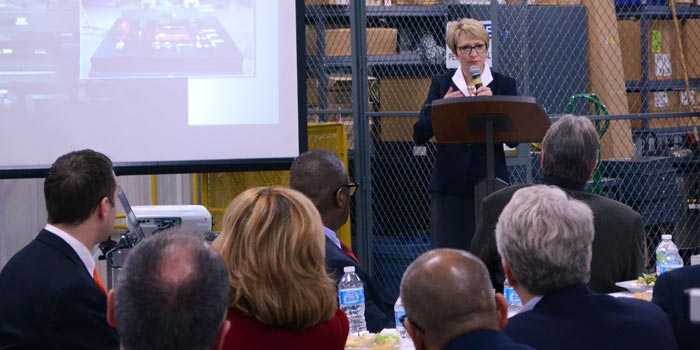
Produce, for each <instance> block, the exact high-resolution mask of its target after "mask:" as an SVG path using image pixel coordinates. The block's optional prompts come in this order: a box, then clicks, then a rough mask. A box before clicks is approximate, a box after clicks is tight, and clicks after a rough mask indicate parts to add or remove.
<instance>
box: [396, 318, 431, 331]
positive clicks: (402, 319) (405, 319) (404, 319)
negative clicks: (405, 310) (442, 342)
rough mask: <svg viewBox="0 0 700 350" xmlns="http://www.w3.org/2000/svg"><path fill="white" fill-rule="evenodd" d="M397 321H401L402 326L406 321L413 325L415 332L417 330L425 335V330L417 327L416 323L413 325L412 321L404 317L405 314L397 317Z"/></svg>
mask: <svg viewBox="0 0 700 350" xmlns="http://www.w3.org/2000/svg"><path fill="white" fill-rule="evenodd" d="M399 321H401V324H404V325H405V324H406V322H405V321H408V322H410V323H411V324H412V325H413V328H415V329H417V330H418V331H419V332H421V333H422V334H425V329H423V327H421V326H419V325H418V324H417V323H415V322H414V321H411V319H410V318H408V316H406V314H404V315H403V316H401V317H399Z"/></svg>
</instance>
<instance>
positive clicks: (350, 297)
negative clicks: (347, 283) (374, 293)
mask: <svg viewBox="0 0 700 350" xmlns="http://www.w3.org/2000/svg"><path fill="white" fill-rule="evenodd" d="M338 294H339V296H340V305H342V306H354V305H360V304H364V303H365V291H364V289H362V288H352V289H343V290H340V291H339V292H338Z"/></svg>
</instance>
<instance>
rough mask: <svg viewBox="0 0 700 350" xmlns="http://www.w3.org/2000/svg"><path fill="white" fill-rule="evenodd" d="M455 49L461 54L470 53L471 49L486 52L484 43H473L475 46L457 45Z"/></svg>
mask: <svg viewBox="0 0 700 350" xmlns="http://www.w3.org/2000/svg"><path fill="white" fill-rule="evenodd" d="M457 50H458V51H459V53H461V54H462V55H471V53H472V50H474V51H476V53H484V52H486V45H484V44H479V45H475V46H469V45H464V46H460V47H458V48H457Z"/></svg>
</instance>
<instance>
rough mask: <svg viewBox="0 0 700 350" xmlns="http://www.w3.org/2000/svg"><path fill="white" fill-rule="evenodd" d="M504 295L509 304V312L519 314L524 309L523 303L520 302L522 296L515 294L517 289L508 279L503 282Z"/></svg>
mask: <svg viewBox="0 0 700 350" xmlns="http://www.w3.org/2000/svg"><path fill="white" fill-rule="evenodd" d="M503 295H504V296H505V297H506V302H508V312H509V313H510V312H518V311H520V309H521V308H522V307H523V302H522V301H520V296H519V295H518V293H516V292H515V289H513V287H512V286H511V285H510V283H509V282H508V279H507V278H506V279H505V280H504V281H503Z"/></svg>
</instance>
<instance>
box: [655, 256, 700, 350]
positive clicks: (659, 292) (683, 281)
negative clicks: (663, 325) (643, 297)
mask: <svg viewBox="0 0 700 350" xmlns="http://www.w3.org/2000/svg"><path fill="white" fill-rule="evenodd" d="M689 288H700V266H698V265H696V266H686V267H684V268H682V269H677V270H673V271H670V272H666V273H664V274H662V275H661V276H659V278H658V279H657V280H656V285H654V296H653V298H652V300H651V301H652V302H654V303H656V305H659V306H661V308H662V309H664V311H666V314H667V315H668V317H669V318H670V319H671V326H672V327H673V331H674V332H675V333H676V340H678V348H679V349H681V350H690V349H700V342H698V335H700V325H698V324H692V323H690V321H689V319H688V304H686V303H685V302H684V301H683V291H684V290H686V289H689Z"/></svg>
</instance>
